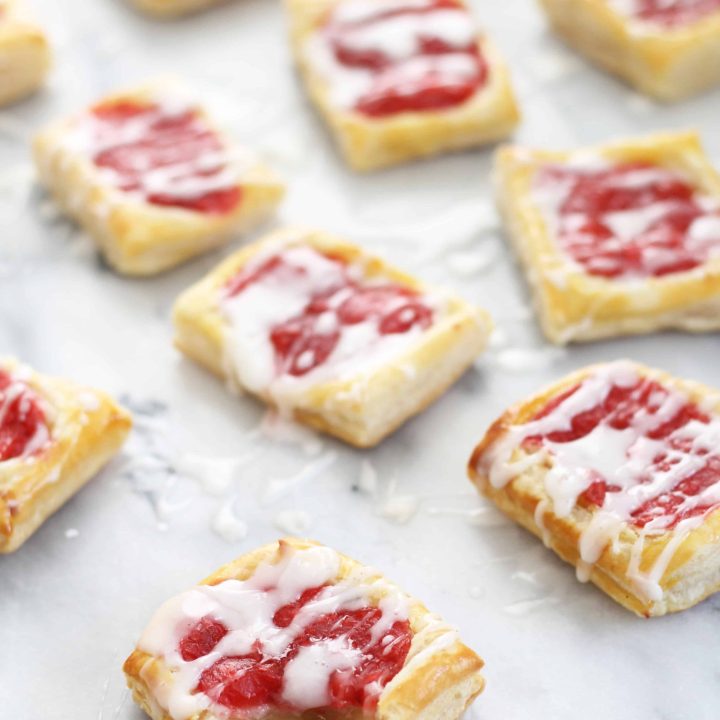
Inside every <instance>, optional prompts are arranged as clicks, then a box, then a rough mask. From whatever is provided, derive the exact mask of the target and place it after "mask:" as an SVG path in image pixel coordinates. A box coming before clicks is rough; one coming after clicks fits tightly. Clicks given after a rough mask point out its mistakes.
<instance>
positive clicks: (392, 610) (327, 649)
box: [138, 543, 409, 720]
mask: <svg viewBox="0 0 720 720" xmlns="http://www.w3.org/2000/svg"><path fill="white" fill-rule="evenodd" d="M339 570H340V556H339V555H338V554H337V553H336V552H335V551H334V550H331V549H330V548H327V547H322V546H317V547H310V548H308V549H295V548H293V547H291V546H289V545H287V544H285V543H283V544H282V545H281V554H280V558H279V560H278V562H276V563H275V564H269V563H264V564H261V565H259V566H258V568H257V569H256V570H255V573H254V574H253V575H252V576H251V577H250V578H248V579H247V580H226V581H224V582H222V583H220V584H218V585H199V586H197V587H195V588H193V589H192V590H189V591H188V592H185V593H182V594H181V595H178V596H177V597H174V598H172V599H171V600H169V601H168V602H166V603H165V604H164V605H163V606H161V607H160V609H159V610H158V611H157V613H156V614H155V616H154V617H153V618H152V620H151V621H150V624H149V625H148V626H147V628H146V629H145V631H144V632H143V634H142V636H141V638H140V641H139V643H138V648H139V649H140V650H143V651H144V652H147V653H149V654H150V655H153V656H155V657H160V658H162V659H163V660H164V662H165V664H166V666H167V667H168V669H169V671H170V673H171V674H172V681H171V682H152V683H151V684H152V687H153V691H154V694H155V698H156V699H157V701H158V702H159V704H160V706H161V707H162V708H163V709H164V710H166V711H167V712H168V714H169V715H170V717H171V718H173V720H186V718H188V717H190V716H192V715H193V714H194V713H199V712H201V711H202V710H204V709H207V708H209V707H210V706H211V700H210V698H209V697H208V696H207V695H205V694H203V693H194V692H193V691H194V689H195V688H196V687H197V685H198V682H199V680H200V677H201V675H202V673H203V672H204V671H205V670H207V669H208V668H210V667H211V666H212V665H213V664H214V663H215V662H216V661H217V660H219V659H221V658H223V657H233V656H243V655H247V654H248V653H250V652H251V651H252V650H253V648H254V647H255V648H257V647H258V645H259V646H260V647H261V648H262V652H263V654H264V656H266V657H271V658H280V657H282V656H283V655H284V654H285V653H286V652H287V649H288V647H289V646H290V645H291V643H292V642H293V641H294V640H295V638H297V637H298V636H300V635H301V634H302V632H303V630H304V628H306V627H307V626H308V625H309V624H311V623H312V622H314V621H315V620H317V619H319V618H320V617H322V616H323V615H326V614H328V613H332V612H336V611H338V610H359V609H362V608H365V607H368V606H370V605H373V604H374V603H373V601H372V598H373V597H377V596H378V595H382V600H381V601H380V602H379V604H378V607H379V609H380V610H381V611H382V616H381V618H380V619H379V620H378V622H377V623H376V625H375V626H374V627H373V630H372V637H373V640H374V641H377V640H379V639H380V638H382V636H383V633H385V632H387V630H389V629H390V627H391V626H392V625H393V623H395V622H396V621H398V620H406V619H407V617H408V607H409V606H408V599H407V597H406V596H405V595H404V594H402V593H401V592H400V591H399V590H397V589H396V588H395V587H394V586H392V585H390V584H389V583H387V582H386V581H384V580H382V579H380V578H377V577H372V576H370V573H367V574H360V573H358V574H357V575H351V576H350V577H348V578H347V579H345V580H342V581H340V582H337V583H336V584H329V583H334V582H335V580H336V578H337V576H338V572H339ZM323 585H327V587H325V588H324V589H323V590H322V591H321V592H320V594H319V595H317V596H316V597H315V598H314V599H312V600H310V601H309V602H308V603H307V604H305V605H304V606H303V607H302V608H301V609H300V611H299V612H298V614H297V615H296V617H295V619H294V620H293V621H292V622H291V623H290V625H289V626H288V627H285V628H280V627H277V626H276V625H275V624H274V622H273V617H274V615H275V613H276V612H277V611H278V610H279V609H280V608H281V607H283V606H285V605H287V604H289V603H292V602H294V601H296V600H297V599H298V598H299V597H300V595H301V594H302V593H303V592H304V591H305V590H308V589H310V588H317V587H320V586H323ZM205 617H211V618H212V619H214V620H216V621H218V622H221V623H222V624H223V625H224V626H225V627H226V628H227V630H228V632H227V634H226V635H225V636H224V637H223V638H222V640H220V642H219V643H218V645H217V646H216V647H215V648H214V649H213V650H212V651H211V652H210V653H208V654H207V655H205V656H202V657H200V658H197V659H195V660H190V661H186V660H183V658H182V656H181V654H180V651H179V643H180V641H181V640H182V638H183V637H184V636H185V635H186V634H187V632H188V631H189V630H190V629H191V628H192V627H194V626H195V624H196V623H197V622H198V621H199V620H201V619H202V618H205ZM362 657H363V655H362V651H361V650H358V649H355V648H353V647H351V646H350V644H349V643H348V642H347V640H346V637H345V636H341V637H339V638H337V639H336V640H323V641H321V642H316V643H314V644H312V645H309V646H307V647H305V648H304V649H302V650H301V651H300V652H299V653H298V655H297V656H296V657H294V658H293V659H292V660H291V661H290V662H289V663H288V664H287V665H286V666H285V675H284V681H283V690H282V699H283V701H284V702H286V703H288V704H290V705H291V706H292V707H294V708H295V709H297V710H298V711H302V710H307V709H310V708H317V707H322V706H323V705H325V704H327V702H328V700H329V697H328V682H329V680H330V677H331V675H332V673H333V672H334V671H335V670H339V669H352V668H353V667H355V666H356V665H357V664H358V663H359V662H360V661H361V660H362ZM147 679H148V680H150V678H147Z"/></svg>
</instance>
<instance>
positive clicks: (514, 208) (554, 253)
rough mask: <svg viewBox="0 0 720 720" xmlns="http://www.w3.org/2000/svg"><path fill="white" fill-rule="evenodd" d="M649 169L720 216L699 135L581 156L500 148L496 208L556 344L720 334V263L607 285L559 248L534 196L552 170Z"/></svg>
mask: <svg viewBox="0 0 720 720" xmlns="http://www.w3.org/2000/svg"><path fill="white" fill-rule="evenodd" d="M598 161H599V162H600V163H605V162H607V163H610V164H611V165H612V164H616V163H629V164H632V163H647V164H649V165H657V166H658V167H660V168H664V169H668V170H670V171H673V172H676V173H678V174H679V176H682V178H683V179H685V180H686V181H687V182H689V183H690V185H691V186H692V188H693V189H694V190H696V191H697V192H698V193H700V194H702V195H703V196H705V197H706V198H708V199H709V200H710V201H712V202H713V203H714V202H715V201H717V203H718V207H719V208H720V175H718V173H717V172H716V171H715V170H714V168H713V167H712V166H711V165H710V163H709V162H708V160H707V159H706V157H705V155H704V153H703V151H702V148H701V146H700V142H699V140H698V137H697V135H696V134H695V133H692V132H686V133H663V134H657V135H651V136H647V137H645V138H638V139H629V140H620V141H616V142H612V143H608V144H606V145H602V146H598V147H595V148H586V149H582V150H577V151H574V152H551V151H544V150H530V149H527V148H522V147H511V146H508V147H504V148H501V149H500V150H499V151H498V153H497V155H496V161H495V180H496V188H497V201H498V206H499V208H500V211H501V214H502V216H503V220H504V224H505V228H506V231H507V235H508V238H509V240H510V241H511V243H512V245H513V247H514V249H515V253H516V255H517V256H518V258H519V260H520V263H521V265H522V267H523V269H524V271H525V274H526V277H527V279H528V282H529V284H530V287H531V290H532V294H533V299H534V304H535V307H536V311H537V313H538V315H539V318H540V323H541V325H542V329H543V331H544V333H545V335H546V336H547V338H548V339H549V340H551V341H552V342H554V343H557V344H564V343H567V342H579V341H588V340H596V339H598V338H605V337H613V336H618V335H629V334H639V333H649V332H654V331H657V330H661V329H669V328H672V329H680V330H686V331H689V332H706V331H710V330H716V329H718V328H720V255H717V254H715V255H711V256H710V257H709V258H708V259H707V260H706V261H705V262H703V263H701V264H699V265H698V266H697V267H694V268H693V269H690V270H687V271H678V272H671V273H668V274H665V275H662V276H659V277H654V276H648V277H638V278H623V277H617V278H613V277H602V276H600V275H596V274H591V273H589V272H587V271H586V270H585V269H584V268H583V266H582V265H580V264H579V263H576V262H575V261H574V260H573V259H572V258H571V257H570V255H568V254H567V253H566V252H565V251H564V250H563V249H562V248H561V247H560V246H559V244H558V242H557V239H556V237H555V236H554V233H553V230H552V228H551V226H550V222H549V220H548V219H547V216H546V211H545V210H544V209H543V208H542V207H541V203H539V202H538V201H536V199H535V198H534V195H533V183H534V182H535V179H536V178H537V176H538V173H539V172H540V171H541V170H542V169H544V168H547V167H552V166H557V167H559V168H561V169H562V168H563V167H568V168H572V167H579V168H580V167H582V165H583V164H584V163H596V162H598Z"/></svg>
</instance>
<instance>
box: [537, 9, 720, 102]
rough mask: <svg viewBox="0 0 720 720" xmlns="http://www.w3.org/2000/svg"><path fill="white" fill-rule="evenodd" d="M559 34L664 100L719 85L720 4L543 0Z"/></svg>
mask: <svg viewBox="0 0 720 720" xmlns="http://www.w3.org/2000/svg"><path fill="white" fill-rule="evenodd" d="M540 2H541V5H542V6H543V7H544V8H545V11H546V13H547V15H548V17H549V19H550V22H551V24H552V26H553V28H554V29H555V31H556V32H557V33H558V35H560V36H561V37H562V38H563V39H564V40H565V41H567V43H568V44H569V45H571V46H572V47H574V48H575V49H576V50H577V51H578V52H580V53H582V54H583V55H585V56H587V57H588V58H589V59H590V60H592V61H593V62H594V63H596V64H597V65H599V66H600V67H602V68H604V69H605V70H608V71H609V72H611V73H613V74H614V75H617V76H619V77H620V78H622V79H623V80H625V81H626V82H628V83H630V84H631V85H634V86H635V87H636V88H637V89H638V90H640V91H641V92H643V93H645V94H647V95H650V96H651V97H655V98H657V99H659V100H664V101H675V100H680V99H682V98H685V97H687V96H689V95H693V94H695V93H698V92H701V91H703V90H706V89H707V88H709V87H711V86H713V85H717V84H718V83H720V0H540Z"/></svg>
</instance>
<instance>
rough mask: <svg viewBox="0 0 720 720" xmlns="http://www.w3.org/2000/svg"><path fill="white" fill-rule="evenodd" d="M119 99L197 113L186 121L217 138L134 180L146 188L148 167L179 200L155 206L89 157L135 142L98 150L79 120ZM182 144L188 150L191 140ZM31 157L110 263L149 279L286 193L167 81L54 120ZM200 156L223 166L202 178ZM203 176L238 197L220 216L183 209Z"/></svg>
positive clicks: (236, 229)
mask: <svg viewBox="0 0 720 720" xmlns="http://www.w3.org/2000/svg"><path fill="white" fill-rule="evenodd" d="M123 105H124V106H129V107H131V108H132V107H134V106H137V107H138V108H143V107H146V106H147V107H156V108H157V110H158V113H159V114H160V115H161V116H165V115H166V116H167V117H168V118H169V119H173V118H177V117H179V116H181V114H182V113H183V112H188V113H193V121H192V122H196V121H197V122H199V123H201V124H202V129H203V131H204V132H209V133H212V134H213V135H214V137H215V139H216V140H217V142H218V143H219V145H220V149H219V150H218V149H203V150H201V151H200V152H201V153H203V154H202V155H201V156H199V157H198V158H195V159H193V160H190V161H186V160H182V161H177V160H175V161H171V163H170V164H169V165H167V164H165V165H162V166H159V167H158V168H152V169H151V170H150V171H146V170H141V171H140V174H139V176H138V177H139V178H140V182H145V183H146V184H148V186H149V183H150V175H151V174H152V173H154V175H153V183H154V184H157V183H158V182H159V183H160V185H159V186H158V187H159V190H158V192H161V193H166V194H168V195H169V196H170V197H171V199H172V198H175V199H176V201H175V202H174V203H173V202H164V204H158V203H155V202H152V201H150V200H149V199H148V197H147V196H144V195H143V194H142V193H141V192H139V191H138V192H134V191H125V190H122V189H120V187H118V186H117V185H116V183H114V182H113V181H112V176H113V172H114V171H115V169H114V168H112V167H109V168H99V167H97V166H96V164H95V163H94V162H93V153H96V154H97V153H99V152H104V151H105V149H106V147H107V148H109V150H110V151H112V152H115V151H117V152H118V153H121V151H122V150H123V149H127V147H130V148H132V147H133V145H132V144H130V145H129V146H125V145H123V144H122V142H124V141H122V142H121V143H120V144H117V143H116V144H113V140H112V138H111V139H110V141H109V145H107V146H102V145H98V147H97V148H95V147H93V143H99V142H101V141H100V140H97V141H96V140H93V139H91V132H93V131H92V130H90V131H87V130H86V129H85V128H86V126H85V125H83V123H84V122H88V120H87V119H88V118H89V117H90V115H91V113H92V112H93V111H94V110H97V109H98V108H100V109H104V108H112V107H113V106H123ZM163 121H164V120H163ZM128 126H129V122H128V123H126V124H125V125H123V126H122V127H124V128H126V131H127V127H128ZM90 127H91V128H92V126H90ZM94 132H97V131H94ZM115 132H117V131H115ZM158 132H159V133H162V132H163V131H162V130H159V131H158ZM141 142H142V137H135V136H133V138H132V143H134V144H135V145H134V146H135V147H137V146H138V145H139V143H141ZM170 147H171V146H170ZM185 147H187V148H191V147H192V144H191V143H190V141H189V140H188V141H186V143H185ZM34 156H35V164H36V167H37V171H38V175H39V178H40V181H41V182H42V183H43V184H44V185H45V186H46V187H47V188H48V189H49V190H50V192H51V193H52V195H53V197H54V198H55V200H56V201H57V202H58V204H59V205H60V207H61V208H62V209H63V210H64V212H65V213H67V214H68V215H69V216H70V217H71V218H73V219H74V220H76V221H77V222H78V223H79V224H80V225H81V226H82V227H83V228H84V229H85V230H87V231H88V232H89V233H90V235H91V236H92V237H93V239H94V240H95V241H96V242H97V244H98V245H99V247H100V249H101V250H102V252H103V254H104V255H105V257H106V259H107V260H108V262H109V263H110V264H111V265H112V266H113V267H114V268H115V269H116V270H117V271H118V272H121V273H123V274H128V275H152V274H155V273H158V272H161V271H163V270H166V269H168V268H170V267H173V266H175V265H178V264H180V263H182V262H184V261H186V260H188V259H190V258H192V257H194V256H196V255H198V254H200V253H203V252H205V251H207V250H209V249H211V248H214V247H217V246H219V245H222V244H224V243H226V242H227V241H228V240H229V239H230V238H231V237H233V236H234V235H236V234H238V233H241V232H243V231H246V230H249V229H250V228H252V227H255V226H256V225H258V224H259V223H260V222H262V221H263V220H265V219H266V218H267V217H269V215H270V214H271V213H272V211H273V210H274V209H275V207H276V205H277V204H278V203H279V201H280V200H281V198H282V196H283V194H284V188H283V186H282V184H281V183H280V182H279V181H278V179H277V178H276V176H275V175H274V174H273V173H272V172H271V171H270V170H269V169H268V168H267V167H265V166H264V165H263V164H262V163H260V162H258V161H257V160H255V159H254V158H253V157H252V156H251V155H250V153H248V152H247V151H246V150H245V149H244V148H239V147H237V146H236V145H234V144H233V143H232V142H231V141H230V140H229V139H228V138H227V137H226V136H225V135H224V134H223V133H222V132H221V131H220V130H219V129H218V127H217V126H216V125H215V123H214V122H213V121H212V118H211V117H210V116H209V115H208V114H207V112H206V111H205V110H204V109H203V107H201V106H200V105H199V104H198V103H197V102H196V101H195V100H193V99H192V98H191V97H190V96H189V95H188V93H187V91H186V90H184V89H183V88H182V87H181V86H179V84H178V83H175V82H174V81H173V80H172V79H169V80H168V79H165V80H156V81H150V82H148V83H146V84H145V85H142V86H139V87H137V88H135V89H130V90H126V91H121V92H117V93H114V94H112V95H109V96H107V97H105V98H103V99H101V100H100V101H98V102H97V103H95V104H94V105H93V106H92V107H91V108H87V109H86V110H84V111H82V112H81V113H78V114H75V115H73V116H72V117H68V118H65V119H64V120H61V121H59V122H56V123H54V124H53V125H51V126H50V127H48V128H46V129H45V130H43V131H42V132H41V133H40V134H39V135H38V136H37V137H36V138H35V142H34ZM119 157H120V160H119V162H125V163H128V162H129V160H128V159H127V158H123V157H122V155H120V156H119ZM218 157H220V160H218ZM162 162H165V160H163V161H162ZM206 162H215V163H218V162H219V163H221V165H218V166H217V167H218V168H219V169H217V170H215V168H213V172H212V173H210V174H208V171H207V170H206V169H205V167H204V165H203V163H206ZM173 163H175V164H173ZM186 170H187V171H188V172H191V175H190V178H191V179H190V187H188V185H187V184H184V183H186V182H187V181H186V180H185V179H184V177H183V176H182V175H181V173H182V172H185V171H186ZM102 171H105V173H106V174H104V173H103V172H102ZM172 172H177V176H176V177H174V178H173V177H172ZM163 173H165V175H163ZM203 175H204V178H203V177H201V178H200V179H201V180H203V181H206V182H207V183H209V184H208V185H207V187H208V190H207V192H208V193H211V192H217V191H218V190H220V191H226V192H229V191H231V190H232V191H234V192H236V193H237V197H238V198H239V199H237V200H236V201H235V203H234V204H231V205H230V206H229V207H227V208H224V209H222V210H221V211H218V212H205V211H202V210H199V209H195V208H193V207H183V206H182V202H184V201H185V200H186V199H188V198H189V199H192V198H193V197H195V196H194V195H192V193H193V192H196V193H202V191H201V190H200V186H199V185H197V183H196V179H197V178H198V177H199V176H203ZM225 175H227V177H225ZM120 177H122V176H121V175H120ZM223 177H225V179H224V180H223V181H222V182H224V183H225V185H223V186H222V187H220V186H218V187H217V188H215V187H214V186H213V185H212V183H213V182H214V178H218V179H220V178H223ZM218 182H219V180H218ZM193 184H195V187H193ZM141 187H142V186H141ZM197 197H201V198H202V197H204V196H203V195H202V194H200V195H197Z"/></svg>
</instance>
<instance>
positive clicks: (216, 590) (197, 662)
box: [124, 539, 484, 720]
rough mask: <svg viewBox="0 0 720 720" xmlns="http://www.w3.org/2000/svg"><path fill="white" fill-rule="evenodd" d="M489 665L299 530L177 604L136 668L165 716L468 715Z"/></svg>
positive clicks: (400, 718)
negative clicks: (483, 670) (304, 537)
mask: <svg viewBox="0 0 720 720" xmlns="http://www.w3.org/2000/svg"><path fill="white" fill-rule="evenodd" d="M482 666H483V661H482V660H481V659H480V658H479V657H478V656H477V655H476V654H475V653H474V652H473V651H472V650H470V649H469V648H468V647H466V646H465V645H463V644H462V642H461V641H460V639H459V638H458V634H457V632H456V631H455V630H454V629H453V628H451V627H450V626H448V625H447V624H446V623H445V622H444V621H443V620H441V619H440V618H439V617H438V616H437V615H433V614H431V613H430V612H428V610H426V609H425V607H424V606H423V605H422V604H421V603H420V602H418V601H417V600H415V599H414V598H412V597H410V596H408V595H406V594H405V593H404V592H402V591H401V590H400V589H399V588H398V587H397V586H395V585H393V584H392V583H390V582H389V581H388V580H386V579H385V578H383V577H382V575H380V574H379V573H378V572H377V571H376V570H373V569H371V568H368V567H365V566H363V565H361V564H360V563H357V562H355V561H354V560H351V559H350V558H348V557H346V556H344V555H341V554H340V553H337V552H335V551H334V550H331V549H330V548H328V547H324V546H322V545H318V544H316V543H312V542H308V541H303V540H295V539H286V540H280V541H279V542H277V543H272V544H271V545H267V546H265V547H262V548H259V549H258V550H255V551H253V552H251V553H248V554H247V555H244V556H242V557H240V558H238V559H237V560H235V561H234V562H231V563H230V564H228V565H225V566H224V567H222V568H220V570H218V571H217V572H215V573H213V574H212V575H210V577H208V578H206V579H205V580H204V581H203V582H202V583H201V584H200V585H197V586H196V587H195V588H193V589H192V590H189V591H187V592H185V593H183V594H181V595H178V596H177V597H175V598H172V599H171V600H169V601H168V602H166V603H165V604H164V605H163V606H162V607H161V608H160V609H159V610H158V611H157V613H156V614H155V616H154V617H153V619H152V620H151V621H150V624H149V625H148V626H147V628H146V629H145V631H144V632H143V634H142V636H141V638H140V641H139V642H138V645H137V648H136V650H135V651H134V652H133V653H132V654H131V655H130V657H129V658H128V659H127V660H126V662H125V666H124V669H125V674H126V676H127V681H128V685H129V686H130V688H131V689H132V692H133V697H134V699H135V701H136V702H137V703H138V704H139V705H140V706H141V707H142V708H143V709H144V710H145V712H146V713H147V714H148V715H149V716H150V717H151V718H153V720H190V719H191V718H192V720H216V719H218V718H229V717H233V718H240V717H243V718H246V717H247V718H249V717H252V718H257V720H265V719H266V718H267V719H268V720H269V719H272V720H292V718H305V719H306V720H312V719H313V718H316V719H317V720H320V719H321V718H324V719H326V720H328V719H330V718H332V719H334V720H341V719H347V720H350V719H352V718H361V717H362V718H368V719H371V718H376V719H377V720H457V719H458V718H459V717H460V716H461V715H462V713H463V711H464V710H465V708H466V707H467V706H468V705H469V704H470V703H471V702H472V701H473V699H474V698H475V697H476V696H477V695H478V694H479V693H480V691H481V690H482V689H483V685H484V680H483V678H482V676H481V674H480V670H481V668H482Z"/></svg>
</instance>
